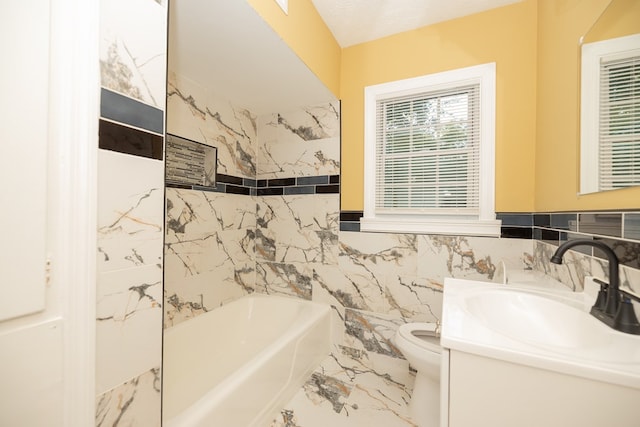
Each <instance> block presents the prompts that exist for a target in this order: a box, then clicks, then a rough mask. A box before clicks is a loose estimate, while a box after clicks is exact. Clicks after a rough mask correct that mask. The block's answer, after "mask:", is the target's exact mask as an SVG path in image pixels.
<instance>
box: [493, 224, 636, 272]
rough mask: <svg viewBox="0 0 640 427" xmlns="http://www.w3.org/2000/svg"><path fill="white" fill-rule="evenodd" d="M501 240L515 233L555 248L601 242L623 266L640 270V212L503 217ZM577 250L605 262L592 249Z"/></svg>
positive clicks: (596, 250) (581, 247) (601, 255)
mask: <svg viewBox="0 0 640 427" xmlns="http://www.w3.org/2000/svg"><path fill="white" fill-rule="evenodd" d="M497 217H498V218H499V219H501V220H502V237H514V235H513V234H512V230H514V229H517V230H520V233H522V234H523V235H526V234H527V233H529V230H531V231H532V238H533V239H535V240H539V241H542V242H545V243H548V244H551V245H554V246H559V245H560V244H562V243H564V242H566V241H567V240H573V239H592V240H600V241H602V242H604V243H606V244H607V245H608V246H609V247H611V248H613V250H614V251H615V252H616V254H617V255H618V257H619V259H620V264H622V265H626V266H627V267H631V268H640V213H639V212H560V213H531V214H520V213H517V214H511V213H501V214H498V215H497ZM574 250H576V251H578V252H581V253H584V254H585V255H589V256H594V257H597V258H602V259H606V257H605V256H604V255H603V254H602V253H601V252H600V251H599V250H598V249H595V248H592V247H588V246H587V247H583V246H578V247H576V248H574Z"/></svg>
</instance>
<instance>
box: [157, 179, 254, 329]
mask: <svg viewBox="0 0 640 427" xmlns="http://www.w3.org/2000/svg"><path fill="white" fill-rule="evenodd" d="M255 206H256V204H255V200H254V198H253V197H252V196H244V195H236V194H226V193H217V192H209V191H198V190H188V189H179V188H167V224H166V227H167V228H166V240H165V267H164V268H165V285H164V286H165V288H164V293H165V320H164V322H165V327H171V326H173V325H175V324H177V323H180V322H181V321H184V320H187V319H189V318H192V317H194V316H197V315H198V314H201V313H204V312H207V311H210V310H212V309H214V308H216V307H218V306H220V305H221V304H224V303H225V302H229V301H232V300H234V299H236V298H239V297H241V296H243V295H246V294H247V293H250V292H252V291H253V288H254V283H255V267H254V233H255V224H256V220H255Z"/></svg>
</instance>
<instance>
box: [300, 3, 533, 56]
mask: <svg viewBox="0 0 640 427" xmlns="http://www.w3.org/2000/svg"><path fill="white" fill-rule="evenodd" d="M311 1H312V2H313V4H314V6H315V7H316V9H317V10H318V13H319V14H320V16H322V19H323V20H324V21H325V22H326V24H327V26H328V27H329V29H330V30H331V32H332V33H333V36H334V37H335V38H336V40H337V41H338V44H340V46H341V47H347V46H352V45H355V44H358V43H363V42H366V41H371V40H375V39H378V38H381V37H385V36H389V35H391V34H396V33H400V32H404V31H409V30H413V29H416V28H420V27H424V26H427V25H431V24H435V23H436V22H442V21H447V20H449V19H453V18H459V17H461V16H466V15H471V14H474V13H478V12H482V11H485V10H489V9H493V8H496V7H500V6H506V5H508V4H511V3H517V2H519V1H521V0H311Z"/></svg>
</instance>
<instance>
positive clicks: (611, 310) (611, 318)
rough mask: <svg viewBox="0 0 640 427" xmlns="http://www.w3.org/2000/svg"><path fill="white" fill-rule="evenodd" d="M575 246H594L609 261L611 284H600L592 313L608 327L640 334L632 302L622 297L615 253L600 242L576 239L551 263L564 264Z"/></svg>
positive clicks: (563, 247) (555, 255)
mask: <svg viewBox="0 0 640 427" xmlns="http://www.w3.org/2000/svg"><path fill="white" fill-rule="evenodd" d="M574 246H593V247H595V248H598V249H600V250H601V251H602V252H604V254H605V255H606V256H607V259H608V261H609V284H608V285H607V284H606V283H604V282H601V281H599V280H598V281H597V282H598V283H600V292H598V298H597V299H596V302H595V304H594V305H593V307H592V308H591V311H590V313H591V314H592V315H593V316H594V317H596V318H597V319H598V320H600V321H602V322H604V323H605V324H607V325H608V326H610V327H612V328H614V329H616V330H618V331H621V332H626V333H631V334H636V335H638V334H640V323H639V322H638V319H637V318H636V315H635V311H634V309H633V305H632V303H631V300H630V299H629V298H628V297H627V296H624V297H622V298H621V296H620V293H621V291H620V278H619V275H618V269H619V265H620V262H619V260H618V257H617V256H616V254H615V252H613V250H612V249H611V248H610V247H609V246H607V245H606V244H604V243H602V242H601V241H598V240H588V239H575V240H569V241H567V242H564V243H563V244H562V245H560V246H559V247H558V249H557V250H556V252H555V253H554V254H553V256H551V262H552V263H554V264H562V256H563V255H564V253H565V252H566V251H568V250H569V249H571V248H573V247H574Z"/></svg>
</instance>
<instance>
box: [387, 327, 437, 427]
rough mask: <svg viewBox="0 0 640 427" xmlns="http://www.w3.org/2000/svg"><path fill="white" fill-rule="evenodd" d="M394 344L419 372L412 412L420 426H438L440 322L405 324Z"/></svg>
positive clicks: (411, 402) (411, 407)
mask: <svg viewBox="0 0 640 427" xmlns="http://www.w3.org/2000/svg"><path fill="white" fill-rule="evenodd" d="M395 343H396V346H397V347H398V349H399V350H400V351H401V352H402V354H403V356H404V357H405V358H406V359H407V361H408V362H409V364H410V365H411V366H412V367H413V368H414V369H415V370H416V371H417V373H416V380H415V384H414V386H413V394H412V395H411V401H410V402H409V414H410V415H411V417H412V418H413V419H414V421H416V422H417V423H418V426H419V427H438V426H439V422H440V353H441V347H440V325H439V324H437V323H406V324H404V325H402V326H400V327H399V328H398V330H397V332H396V335H395Z"/></svg>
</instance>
